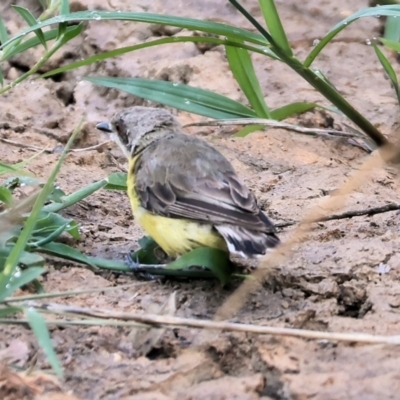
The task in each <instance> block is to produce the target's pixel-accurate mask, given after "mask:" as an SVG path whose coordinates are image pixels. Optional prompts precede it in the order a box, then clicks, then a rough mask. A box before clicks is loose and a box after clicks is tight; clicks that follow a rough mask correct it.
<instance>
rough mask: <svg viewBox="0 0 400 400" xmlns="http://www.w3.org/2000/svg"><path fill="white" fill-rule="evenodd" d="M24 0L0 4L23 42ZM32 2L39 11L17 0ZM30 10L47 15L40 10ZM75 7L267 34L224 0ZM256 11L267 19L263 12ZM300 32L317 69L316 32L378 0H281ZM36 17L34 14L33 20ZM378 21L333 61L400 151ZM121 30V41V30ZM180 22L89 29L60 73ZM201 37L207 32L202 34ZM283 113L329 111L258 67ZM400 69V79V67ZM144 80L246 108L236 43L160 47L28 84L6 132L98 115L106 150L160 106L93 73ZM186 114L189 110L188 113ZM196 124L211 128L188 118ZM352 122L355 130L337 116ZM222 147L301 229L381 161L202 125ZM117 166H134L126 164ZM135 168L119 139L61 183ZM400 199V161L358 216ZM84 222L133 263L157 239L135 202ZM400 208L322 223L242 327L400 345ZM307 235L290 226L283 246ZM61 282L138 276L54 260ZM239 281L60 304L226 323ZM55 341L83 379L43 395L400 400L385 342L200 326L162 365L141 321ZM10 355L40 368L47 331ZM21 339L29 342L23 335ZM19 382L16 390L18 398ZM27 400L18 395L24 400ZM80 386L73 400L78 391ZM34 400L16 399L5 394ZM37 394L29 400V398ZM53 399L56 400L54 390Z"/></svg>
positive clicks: (352, 151) (329, 54) (70, 125)
mask: <svg viewBox="0 0 400 400" xmlns="http://www.w3.org/2000/svg"><path fill="white" fill-rule="evenodd" d="M10 3H12V2H11V1H6V2H3V4H2V5H0V12H1V14H2V17H3V18H4V19H5V20H6V22H7V27H8V29H9V30H10V31H11V32H16V31H18V30H19V29H20V28H21V26H22V25H23V23H22V22H21V21H20V20H19V19H18V18H16V17H15V13H12V12H11V11H10V5H9V4H10ZM15 3H17V4H20V5H25V6H28V7H29V8H30V9H31V10H32V3H34V2H28V1H22V0H20V1H16V2H15ZM28 3H29V4H28ZM71 4H72V8H73V9H74V10H84V9H89V10H93V9H96V8H97V9H100V8H103V9H110V10H111V9H112V8H111V7H113V9H121V10H130V11H148V12H156V13H168V14H176V15H180V16H188V17H195V18H205V19H211V20H216V21H221V22H228V23H232V24H237V25H239V26H242V27H247V28H249V25H248V23H247V22H246V21H244V20H243V18H242V17H240V16H239V15H238V13H237V12H235V10H234V9H233V8H232V7H231V6H230V5H229V4H228V3H227V2H224V1H186V2H183V1H170V0H167V1H165V0H163V1H161V0H158V1H152V2H150V1H148V0H141V1H138V2H135V5H132V2H129V1H126V0H113V1H112V2H110V4H108V3H107V2H103V1H101V0H86V1H85V0H80V1H79V0H78V1H74V0H72V1H71ZM245 4H246V6H247V7H248V8H249V9H250V10H251V11H252V12H253V13H255V14H256V16H258V17H261V15H260V13H259V11H258V6H257V2H256V1H255V0H249V1H246V2H245ZM277 4H278V8H279V10H280V12H281V15H282V18H283V22H284V25H285V27H286V29H287V32H288V36H289V39H290V41H291V43H293V46H294V50H295V53H296V55H298V56H299V57H300V58H301V59H303V58H304V57H305V55H306V54H307V53H308V52H309V51H310V48H311V46H312V43H313V41H314V39H316V38H319V37H321V36H323V35H324V33H326V32H327V31H328V30H329V29H330V28H331V27H332V26H333V25H334V24H336V23H337V22H339V21H340V20H342V19H343V18H344V17H345V16H348V15H350V14H351V13H353V12H356V11H357V10H359V9H361V8H363V7H366V6H367V5H368V4H367V1H353V2H348V1H342V0H340V1H336V2H334V1H331V2H325V3H324V4H323V5H322V3H321V2H318V1H316V0H308V1H305V2H302V5H301V6H300V3H298V2H296V1H293V0H292V1H287V2H283V1H278V2H277ZM33 11H34V10H33ZM379 29H380V21H379V20H378V19H367V20H361V21H358V22H356V23H354V24H353V25H351V26H350V27H349V28H348V29H346V30H344V32H342V33H341V34H340V35H339V36H338V37H337V38H336V39H335V40H334V42H333V43H332V44H330V45H329V46H328V47H327V48H326V49H325V50H324V51H323V53H322V54H321V55H320V57H319V58H318V59H317V61H316V66H317V67H319V68H320V69H321V70H322V71H324V72H325V73H326V74H327V75H328V77H329V79H331V80H332V81H333V82H334V84H335V85H336V86H337V87H338V89H339V90H340V91H341V92H342V93H343V94H344V95H345V96H346V98H347V99H348V100H349V101H350V102H351V103H352V104H353V105H354V106H356V107H357V108H358V109H359V110H360V111H361V112H362V113H363V114H364V115H366V116H367V117H368V118H369V119H370V120H371V121H372V122H373V123H374V124H375V125H376V126H377V127H379V129H380V130H381V131H382V132H383V133H384V134H386V135H388V137H390V138H391V139H393V140H395V136H397V133H396V132H397V131H398V127H399V119H398V115H399V113H398V106H397V105H396V99H395V96H394V93H393V90H392V89H391V88H390V85H389V82H388V80H387V79H386V78H385V76H384V73H383V71H382V68H381V67H380V65H379V62H378V61H377V59H376V56H375V55H374V52H373V49H372V48H370V47H368V46H367V45H366V44H365V39H366V38H371V37H373V36H377V35H378V34H379ZM105 31H107V35H106V36H104V32H105ZM182 34H183V32H182V31H181V30H179V29H174V28H163V27H159V26H153V25H148V24H133V23H128V22H122V23H121V22H97V21H96V23H89V24H86V25H85V28H84V33H83V34H82V35H81V36H80V37H79V38H77V39H75V40H74V41H73V42H71V43H70V44H68V46H66V47H65V48H64V49H62V50H61V51H60V52H59V53H57V54H56V55H55V57H54V59H52V61H51V62H50V66H49V67H47V69H50V67H51V68H53V67H57V66H60V65H63V64H65V63H68V62H70V61H73V60H79V59H80V58H83V57H86V56H89V55H92V54H95V53H97V52H101V51H105V50H110V49H113V48H115V47H116V46H127V45H132V44H135V43H139V42H141V41H143V40H148V39H151V38H152V37H159V36H160V35H182ZM187 34H189V33H187ZM40 54H41V49H40V48H38V49H34V50H31V51H29V52H27V53H25V54H23V55H21V56H19V57H17V58H16V59H14V60H12V62H10V64H9V65H6V66H5V71H4V72H5V76H6V77H8V78H13V77H15V76H18V75H19V74H21V71H24V70H26V68H27V67H29V66H31V65H32V64H33V63H34V62H35V60H37V59H38V57H40ZM253 59H254V63H255V68H256V71H257V73H258V76H259V78H260V81H261V86H262V89H263V93H264V94H265V96H266V100H267V103H268V104H269V105H270V106H271V107H272V108H275V107H279V106H281V105H284V104H287V103H289V102H294V101H321V102H322V103H323V104H327V103H326V102H325V101H324V100H323V99H322V98H321V96H319V95H318V94H316V93H315V91H314V90H313V89H312V88H310V86H309V85H308V84H307V83H306V82H304V81H302V80H301V79H300V78H299V77H298V76H296V75H295V74H294V73H292V72H291V71H290V70H289V69H288V68H285V67H282V65H281V64H278V63H277V62H275V61H272V60H270V59H268V58H263V57H261V56H260V55H255V56H254V57H253ZM391 61H392V62H394V66H395V68H396V69H397V70H399V68H398V66H397V63H396V61H395V60H394V58H393V57H392V58H391ZM89 73H92V74H102V75H110V76H138V77H147V78H156V79H165V80H170V81H176V82H184V83H188V84H190V85H193V86H198V87H202V88H205V89H211V90H215V91H217V92H219V93H221V94H224V95H228V96H230V97H231V98H233V99H237V100H242V101H244V97H243V95H242V93H241V92H240V91H239V89H238V86H237V84H236V83H235V81H234V80H233V78H232V74H231V73H230V72H229V69H228V64H227V62H226V59H225V57H224V53H223V50H222V49H221V48H219V47H215V48H204V47H201V46H196V45H195V44H193V43H187V44H182V43H178V44H174V45H171V46H170V47H167V46H166V47H158V48H151V49H148V50H142V51H140V52H135V53H131V54H128V55H126V56H123V57H119V58H116V59H112V60H107V61H105V62H102V63H100V64H98V65H96V66H92V67H90V68H86V69H81V70H78V71H74V72H71V73H67V74H64V75H63V76H61V77H59V79H57V80H52V79H47V80H37V81H32V82H25V83H22V84H20V85H19V86H18V87H16V88H14V89H13V90H12V91H11V92H9V93H8V94H6V95H5V96H3V97H0V115H1V120H0V127H1V128H0V136H1V137H2V138H6V139H11V140H14V141H17V142H23V143H24V144H28V145H34V146H38V147H42V148H50V149H52V148H55V147H56V146H60V145H62V144H65V142H66V140H67V138H68V136H69V135H70V133H71V132H72V130H73V129H74V127H75V126H76V125H77V123H78V121H79V120H80V119H81V117H82V115H83V114H84V113H85V114H86V115H87V123H86V124H85V126H84V130H83V134H81V136H80V138H79V140H78V141H77V143H76V147H79V148H83V147H87V146H91V145H94V144H97V143H100V142H101V141H103V140H105V139H106V138H105V137H104V136H103V135H102V134H101V133H99V132H97V131H96V130H95V127H94V125H95V123H96V122H98V121H99V120H104V119H105V118H109V117H111V116H112V114H113V113H114V111H115V110H118V109H120V108H121V107H126V106H131V105H143V104H144V105H148V104H150V103H149V102H147V101H143V100H141V99H138V98H134V97H132V96H128V95H126V94H124V93H119V92H117V91H115V90H109V89H103V88H98V87H94V86H92V85H91V84H90V83H87V82H85V81H82V80H80V77H81V76H83V75H86V74H89ZM175 112H176V111H175ZM176 114H177V116H178V118H179V119H180V120H181V122H182V123H189V122H193V121H198V120H201V117H198V116H194V115H189V114H186V113H183V112H176ZM333 118H334V119H335V120H334V123H337V122H339V121H338V120H337V116H333ZM326 121H328V122H329V118H325V117H324V115H323V114H321V113H319V112H316V113H308V114H306V115H303V116H300V117H296V118H292V121H291V122H293V123H303V124H306V125H310V124H311V125H318V126H321V127H323V125H324V124H325V122H326ZM190 133H191V134H193V135H201V136H202V137H203V138H205V140H208V141H209V142H211V143H212V144H213V145H214V146H216V147H217V148H218V149H220V151H222V152H223V153H224V154H225V155H226V156H227V157H228V158H229V160H230V161H232V163H233V165H234V167H235V168H236V169H237V171H238V172H239V175H240V176H241V177H242V178H243V180H244V181H245V182H246V184H247V185H248V186H249V187H250V188H251V189H252V190H253V191H254V193H255V194H256V195H257V197H258V199H259V202H260V204H261V205H262V206H263V208H264V209H266V210H267V211H268V213H269V215H270V216H271V218H272V219H273V220H274V221H275V222H287V221H298V220H300V219H301V218H302V216H304V214H305V212H306V211H307V210H309V209H311V208H312V207H315V206H316V204H317V203H318V200H319V198H320V197H323V196H325V195H329V192H331V191H332V190H335V189H336V188H338V187H339V186H340V185H341V184H342V183H343V182H344V181H345V180H346V177H347V176H349V174H351V172H352V171H354V170H355V169H356V168H357V167H358V166H360V165H361V163H362V162H363V160H365V157H366V154H365V153H364V152H362V151H361V150H360V149H358V148H354V147H351V146H349V145H348V144H346V143H345V142H344V141H342V140H324V139H321V138H313V137H308V136H302V135H298V134H294V133H290V132H287V131H283V130H279V129H270V130H268V131H267V132H256V133H253V134H251V135H249V136H247V137H246V138H243V139H241V138H232V137H230V136H229V135H228V134H227V133H226V132H225V133H224V131H222V130H219V129H215V128H212V129H211V128H204V127H203V128H190ZM32 154H33V152H32V151H30V150H27V149H21V148H18V147H15V146H10V145H7V144H5V143H2V144H1V145H0V159H1V160H2V161H3V160H4V161H6V162H19V161H22V160H24V159H26V158H27V157H29V156H31V155H32ZM57 158H58V155H57V154H42V155H41V156H40V157H38V158H37V159H35V160H34V161H33V162H32V163H31V164H30V165H29V168H28V169H29V170H30V171H32V172H34V173H35V174H36V175H38V176H40V177H43V178H46V177H47V176H48V174H49V171H50V170H51V168H52V167H53V166H54V164H55V162H56V160H57ZM115 161H116V162H115ZM124 163H125V161H124V159H123V157H122V155H121V153H120V152H119V149H118V148H117V147H116V146H114V145H111V144H110V145H108V146H106V147H105V148H103V149H100V150H97V151H87V152H78V153H72V154H70V155H69V156H68V158H67V160H66V162H65V164H64V166H63V168H62V171H61V173H60V175H59V178H58V183H59V185H60V186H61V188H62V189H64V190H65V191H66V192H72V191H74V190H76V189H78V188H81V187H83V186H85V185H87V184H89V183H91V182H93V181H95V180H98V179H101V178H103V177H104V176H106V175H107V174H109V173H110V172H113V171H118V170H119V169H118V166H117V165H118V164H122V165H125V164H124ZM397 202H398V177H397V173H396V171H395V170H394V169H393V168H387V169H385V170H378V171H374V172H373V173H371V177H370V179H369V180H368V181H367V182H365V183H364V184H363V185H362V186H361V188H360V189H359V190H358V191H356V192H353V193H352V194H351V195H349V196H348V201H347V204H346V207H345V209H342V210H340V212H344V211H351V210H359V209H366V208H369V207H378V206H383V205H385V204H388V203H397ZM64 215H66V216H68V217H73V218H74V219H75V220H76V221H77V222H79V223H80V224H81V227H82V231H83V234H82V240H81V241H80V242H79V243H76V244H75V245H76V246H78V247H79V248H80V249H81V250H82V251H84V252H85V253H87V254H92V255H98V256H103V257H107V258H121V257H122V256H123V254H124V253H126V252H127V251H128V250H131V249H134V248H135V246H136V241H137V239H138V238H139V237H140V236H141V235H142V231H141V230H140V228H139V227H138V226H137V225H136V224H135V221H134V220H133V218H132V216H131V212H130V208H129V203H128V200H127V197H126V195H125V194H124V193H119V192H108V191H100V192H97V193H95V194H94V195H93V196H92V197H91V198H89V199H86V200H85V201H82V202H81V203H79V204H77V205H75V206H74V207H71V208H70V209H67V210H66V211H65V212H64ZM399 223H400V221H399V216H398V212H397V211H391V212H386V213H382V214H376V215H370V216H360V217H354V218H348V219H342V220H335V221H328V222H323V223H319V224H315V225H314V226H313V228H312V231H311V233H310V235H309V238H308V240H307V241H306V242H305V243H304V244H301V245H299V246H298V247H297V248H296V251H295V253H294V255H293V256H292V257H291V258H290V259H289V260H288V261H287V262H286V263H285V264H284V265H280V266H279V267H278V268H276V271H275V272H274V274H273V277H270V278H269V279H268V280H267V281H266V282H265V283H264V285H263V288H262V289H260V290H258V291H257V292H256V293H253V294H252V295H251V296H250V297H249V298H248V301H247V302H246V303H245V304H243V307H242V308H241V310H240V312H239V313H238V314H237V317H236V318H235V320H237V321H240V322H244V323H253V324H258V325H262V324H267V325H271V326H286V327H293V328H304V329H316V330H327V331H339V332H365V333H371V334H382V335H394V334H398V332H399V322H400V311H399V310H400V308H399V307H400V302H399V293H400V282H399V278H400V256H399V255H398V253H399V249H400V233H399ZM292 229H294V228H293V227H287V228H285V229H283V230H282V231H281V233H280V236H281V238H282V239H283V240H285V238H286V237H288V235H289V234H290V232H291V230H292ZM47 268H48V273H47V274H46V275H45V276H44V278H43V285H44V287H45V289H46V290H47V291H49V292H50V291H63V290H68V289H77V288H88V287H107V286H112V285H121V284H125V283H130V282H132V281H133V279H134V278H132V277H129V276H117V275H113V274H104V273H101V274H95V273H93V272H91V271H89V270H87V269H84V268H82V267H81V266H79V265H76V264H74V263H69V262H65V261H62V260H53V259H49V260H48V263H47ZM237 286H238V284H237V283H235V282H233V283H232V284H231V285H230V286H228V287H226V288H221V287H220V285H219V284H218V282H216V281H189V282H183V283H182V282H175V281H167V282H166V283H162V284H161V283H148V284H144V285H143V286H140V287H139V288H131V289H122V288H121V289H116V290H115V291H112V292H105V293H102V294H94V295H82V296H79V297H71V298H67V299H61V300H59V301H60V302H62V303H65V304H75V305H78V306H84V307H97V308H105V309H115V310H120V311H127V312H129V311H143V312H149V311H151V310H152V308H153V307H154V306H155V305H162V304H164V303H165V301H166V300H167V299H168V298H169V296H170V295H171V293H173V292H174V291H176V296H177V307H178V310H177V315H178V316H183V317H193V318H212V317H213V314H214V312H215V311H216V309H217V308H218V307H219V306H220V305H221V304H222V303H223V301H224V299H226V298H227V297H228V296H229V295H230V294H231V293H232V292H233V291H234V289H235V288H236V287H237ZM51 333H52V338H53V341H54V344H55V347H56V349H57V353H58V356H59V359H60V360H61V362H62V364H63V367H64V369H65V376H66V378H65V381H64V382H63V383H62V384H61V388H57V387H56V386H55V385H54V384H53V385H51V384H49V383H48V382H47V384H45V383H43V384H42V385H39V386H40V388H41V389H42V391H43V393H42V394H41V395H38V396H39V397H37V398H56V397H52V396H55V395H58V396H61V397H57V398H63V399H67V398H71V397H68V396H75V397H76V398H80V399H128V398H129V399H157V400H158V399H160V400H161V399H233V398H236V399H249V400H250V399H251V400H252V399H265V400H266V399H276V400H277V399H301V400H303V399H324V400H327V399H344V398H351V399H395V398H398V393H399V389H400V383H399V382H400V379H399V372H398V360H399V357H400V348H399V347H394V346H385V345H366V344H349V343H333V342H326V341H307V340H302V339H294V338H282V337H271V336H255V335H250V334H241V333H240V334H239V333H220V334H218V335H208V336H205V338H206V339H204V337H203V336H202V335H200V334H199V332H197V331H195V330H190V329H175V330H167V331H166V332H165V333H164V334H163V336H162V339H161V341H160V342H159V344H158V345H157V347H156V348H155V349H153V350H152V351H151V352H150V354H149V355H148V356H147V357H143V356H140V357H139V356H138V355H137V351H136V350H135V348H134V345H133V341H132V332H131V331H130V329H127V328H111V327H88V328H78V327H68V328H52V329H51ZM0 336H1V338H2V340H1V343H0V350H2V349H4V348H6V347H7V346H9V345H10V344H12V343H13V341H14V340H16V339H17V340H19V341H20V342H19V343H23V344H24V345H25V346H26V349H27V350H26V354H25V356H26V357H25V359H24V360H23V361H21V362H20V365H21V366H22V367H23V368H27V367H28V366H29V365H31V364H32V360H33V359H35V357H37V361H36V364H35V366H34V368H35V369H36V370H45V369H46V368H48V367H49V366H48V364H47V362H46V360H45V357H44V356H43V354H42V352H41V351H40V350H39V349H38V345H37V343H36V341H35V339H34V337H33V336H32V334H31V332H30V331H29V330H27V329H25V328H23V327H11V326H0ZM14 343H15V342H14ZM5 388H7V387H5V386H1V388H0V390H3V391H4V390H5ZM13 390H14V391H13ZM67 393H69V394H68V395H67ZM6 395H7V396H9V397H7V398H8V399H16V398H18V399H20V398H26V399H27V398H30V396H29V395H25V394H24V393H23V391H22V392H18V391H17V390H16V388H15V387H14V388H13V387H11V389H10V391H8V392H7V393H3V396H2V398H6V397H5V396H6ZM24 396H25V397H24ZM46 396H47V397H46Z"/></svg>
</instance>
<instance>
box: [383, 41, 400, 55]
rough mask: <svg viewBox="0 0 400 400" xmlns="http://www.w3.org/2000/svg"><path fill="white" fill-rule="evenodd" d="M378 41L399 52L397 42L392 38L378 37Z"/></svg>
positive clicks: (399, 47) (399, 46)
mask: <svg viewBox="0 0 400 400" xmlns="http://www.w3.org/2000/svg"><path fill="white" fill-rule="evenodd" d="M379 41H380V42H382V43H383V44H384V45H385V46H386V47H389V49H392V50H394V51H397V52H400V43H399V42H394V41H393V40H388V39H382V38H380V39H379Z"/></svg>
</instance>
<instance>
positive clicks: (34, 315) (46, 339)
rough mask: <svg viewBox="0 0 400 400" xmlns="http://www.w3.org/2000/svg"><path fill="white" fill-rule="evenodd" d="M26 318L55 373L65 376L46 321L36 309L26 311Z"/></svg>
mask: <svg viewBox="0 0 400 400" xmlns="http://www.w3.org/2000/svg"><path fill="white" fill-rule="evenodd" d="M25 317H26V319H27V320H28V321H29V325H30V327H31V329H32V331H33V333H34V334H35V336H36V338H37V340H38V342H39V345H40V347H41V348H42V350H43V352H44V353H45V355H46V357H47V359H48V360H49V363H50V365H51V367H52V368H53V370H54V372H55V373H56V374H57V375H58V376H59V377H62V376H63V370H62V368H61V365H60V363H59V361H58V359H57V355H56V352H55V351H54V348H53V344H52V343H51V337H50V333H49V330H48V329H47V325H46V321H45V319H44V318H43V317H42V315H41V314H40V313H38V312H37V311H36V310H35V309H34V308H28V309H25Z"/></svg>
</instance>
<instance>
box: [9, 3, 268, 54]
mask: <svg viewBox="0 0 400 400" xmlns="http://www.w3.org/2000/svg"><path fill="white" fill-rule="evenodd" d="M100 20H103V21H109V20H120V21H136V22H145V23H150V24H159V25H170V26H176V27H180V28H186V29H189V30H197V31H201V32H207V33H213V34H215V35H221V36H224V37H227V38H228V39H231V40H239V41H245V42H250V43H254V44H258V45H261V46H266V45H268V42H267V41H266V40H265V38H264V37H262V36H261V35H259V34H257V33H253V32H250V31H247V30H245V29H241V28H238V27H236V26H230V25H226V24H221V23H217V22H211V21H203V20H197V19H192V18H182V17H175V16H170V15H161V14H151V13H134V12H117V11H111V12H110V11H79V12H75V13H70V14H68V15H59V16H56V17H53V18H49V19H47V20H45V21H43V22H40V23H37V24H36V25H34V26H32V27H29V28H27V29H24V30H22V31H21V32H18V34H17V35H15V36H14V37H12V38H11V39H9V40H8V41H7V42H6V43H4V44H3V46H7V45H8V44H9V43H11V42H13V41H14V40H17V39H18V38H20V37H23V36H25V35H26V34H27V33H30V32H33V31H35V30H37V29H41V28H44V27H46V26H49V25H53V24H60V23H64V22H80V21H100Z"/></svg>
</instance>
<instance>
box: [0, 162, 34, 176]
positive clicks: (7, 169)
mask: <svg viewBox="0 0 400 400" xmlns="http://www.w3.org/2000/svg"><path fill="white" fill-rule="evenodd" d="M3 174H16V175H24V176H32V174H31V173H29V172H25V171H23V170H22V169H21V166H16V165H9V164H4V163H2V162H0V175H3Z"/></svg>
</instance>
